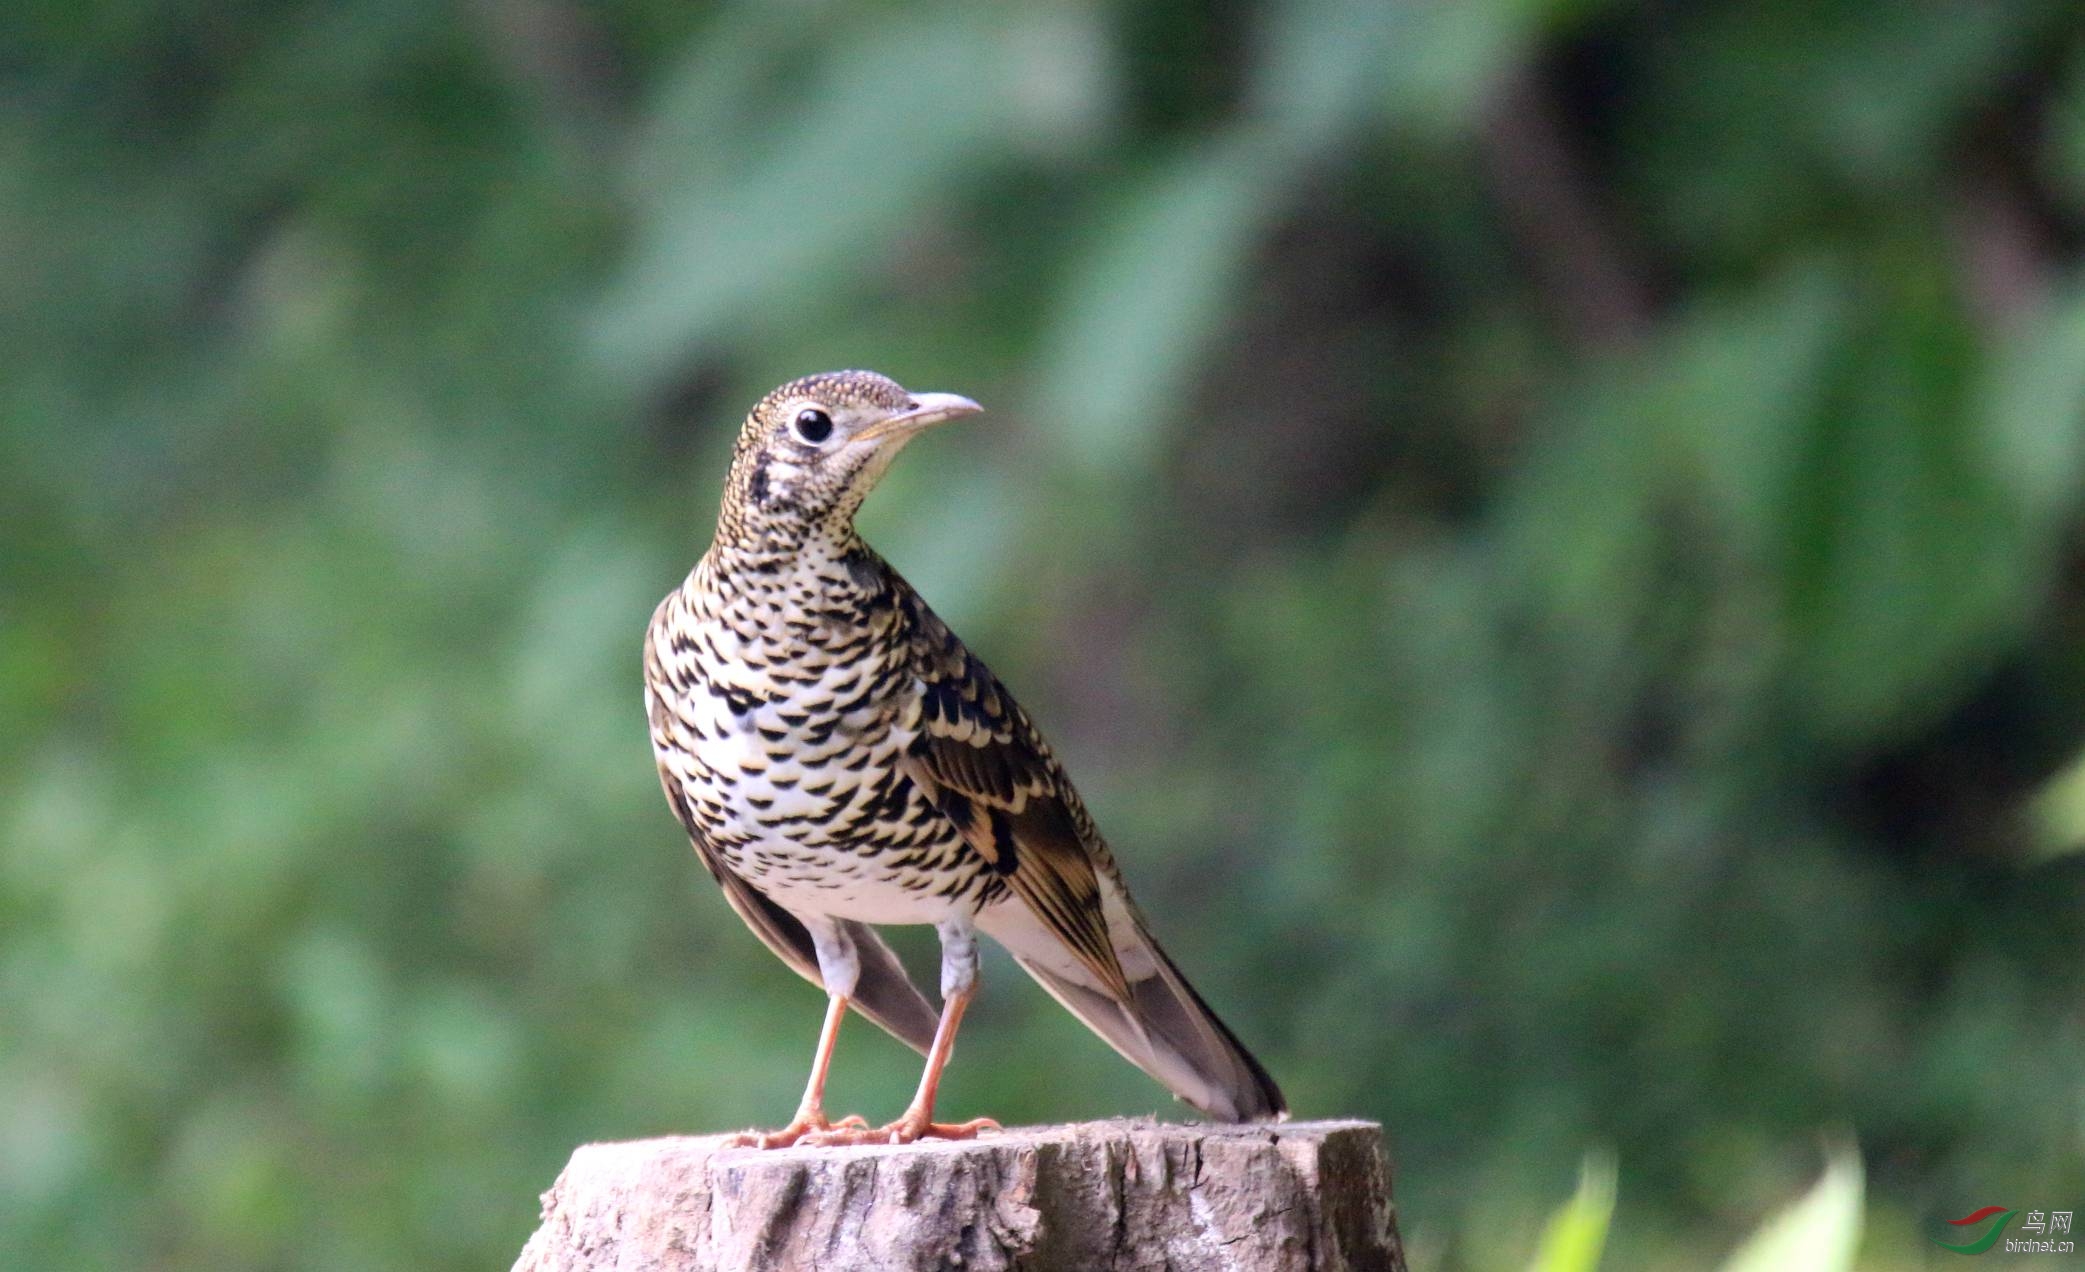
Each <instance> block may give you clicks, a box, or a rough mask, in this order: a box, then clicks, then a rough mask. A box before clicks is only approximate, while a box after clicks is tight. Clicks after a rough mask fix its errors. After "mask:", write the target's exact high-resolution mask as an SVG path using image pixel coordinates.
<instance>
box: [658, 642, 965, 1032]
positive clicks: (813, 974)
mask: <svg viewBox="0 0 2085 1272" xmlns="http://www.w3.org/2000/svg"><path fill="white" fill-rule="evenodd" d="M660 608H661V610H662V612H663V610H664V608H665V607H664V606H663V605H662V606H661V607H660ZM652 630H653V633H656V632H657V630H658V619H657V618H656V617H654V619H653V628H652ZM657 643H658V642H657V641H656V640H655V639H654V638H653V636H652V635H647V637H646V639H645V643H644V649H645V652H644V671H645V694H644V698H645V710H646V715H647V716H648V717H649V718H650V723H651V729H652V742H653V745H654V747H655V748H659V749H664V748H665V747H667V746H670V745H671V732H670V730H671V722H670V720H669V719H668V718H667V716H668V715H669V714H670V712H671V708H670V707H669V706H668V705H667V704H666V700H665V698H664V697H663V696H662V695H661V693H660V692H659V690H658V688H656V687H655V686H660V685H663V684H665V683H666V681H665V678H664V673H663V667H662V664H661V660H660V655H659V652H658V650H657ZM659 783H660V785H662V786H664V787H665V788H666V802H667V803H669V804H671V805H672V806H673V815H674V816H675V817H678V818H679V819H680V823H681V826H682V827H683V828H685V829H686V830H687V832H688V839H689V840H690V841H691V842H692V843H693V844H694V845H695V855H696V856H698V857H700V858H702V864H703V865H705V866H707V867H708V868H709V872H710V877H712V878H714V879H715V880H716V881H717V886H718V887H720V888H722V889H723V890H724V899H725V900H726V901H728V902H730V903H731V908H732V909H734V910H736V911H738V917H740V918H741V919H744V920H745V921H746V926H747V927H749V928H751V929H753V934H754V935H755V936H757V937H759V938H760V939H761V941H763V942H764V943H765V944H766V945H767V947H768V948H769V949H771V950H773V951H774V952H775V956H776V957H777V958H779V959H781V960H782V961H783V962H784V963H785V964H787V965H788V966H789V969H790V970H791V971H793V972H795V973H796V974H797V975H799V976H801V977H803V978H804V979H805V980H807V981H809V982H811V983H812V984H813V985H816V986H818V987H819V988H820V989H823V988H825V978H824V977H823V976H821V975H820V974H819V971H818V952H817V948H816V947H815V946H814V945H813V944H812V942H811V933H810V931H809V930H808V929H806V928H805V927H804V925H803V923H802V922H801V921H799V920H798V919H797V917H796V916H795V915H793V914H791V913H790V912H789V911H787V910H785V909H783V908H782V907H781V906H779V905H777V904H775V903H774V902H773V901H772V900H769V899H768V897H767V894H765V893H763V892H761V891H760V889H758V888H756V887H754V886H753V885H752V884H750V883H748V882H746V881H745V880H744V879H742V878H740V877H739V875H738V873H737V872H736V871H734V870H732V868H731V867H730V866H728V865H726V864H725V862H724V859H723V857H722V856H720V855H719V854H718V853H717V851H716V850H715V849H714V848H712V847H711V846H710V843H709V840H708V838H707V837H706V836H705V835H704V834H703V833H702V827H701V824H700V823H698V822H697V821H696V820H695V814H694V810H692V809H690V808H689V807H688V797H687V794H686V792H684V791H683V790H681V784H680V778H679V776H678V775H676V774H675V773H673V772H672V771H671V770H670V769H669V768H668V767H667V766H666V764H665V762H664V761H663V760H662V761H661V762H660V764H659ZM839 925H840V927H841V928H842V929H843V931H844V932H845V934H846V935H847V937H848V938H849V939H851V940H852V941H853V942H854V948H855V954H856V957H857V958H858V959H859V961H860V965H861V975H860V977H859V978H858V979H857V980H856V982H855V986H854V994H853V995H852V996H851V997H850V998H849V999H848V1000H847V1001H848V1004H849V1005H850V1006H852V1007H853V1008H854V1009H855V1010H856V1011H858V1012H860V1013H861V1014H862V1016H863V1017H864V1018H865V1019H867V1020H869V1021H870V1022H872V1023H873V1024H875V1025H877V1026H878V1027H879V1028H881V1029H883V1030H884V1031H886V1032H887V1033H889V1034H890V1035H891V1036H892V1037H894V1038H896V1039H898V1040H899V1041H900V1042H902V1043H904V1044H905V1045H906V1046H908V1047H911V1048H912V1049H913V1050H914V1051H917V1052H919V1053H920V1054H921V1055H926V1054H927V1051H928V1049H929V1048H930V1047H931V1046H932V1045H933V1043H934V1027H935V1024H936V1023H937V1022H938V1020H939V1015H938V1013H936V1012H935V1010H934V1008H933V1006H932V1005H931V1004H929V1003H928V1002H927V999H926V995H924V994H922V993H920V991H919V986H917V985H915V984H913V983H912V978H911V977H910V976H909V975H907V974H906V972H905V965H904V964H903V963H900V962H899V961H898V956H897V955H896V954H895V953H893V952H892V950H891V948H890V946H888V945H886V944H884V941H883V938H882V937H881V936H878V935H877V934H876V929H874V928H872V927H870V926H869V925H867V924H866V923H857V922H855V921H853V920H851V919H846V920H839Z"/></svg>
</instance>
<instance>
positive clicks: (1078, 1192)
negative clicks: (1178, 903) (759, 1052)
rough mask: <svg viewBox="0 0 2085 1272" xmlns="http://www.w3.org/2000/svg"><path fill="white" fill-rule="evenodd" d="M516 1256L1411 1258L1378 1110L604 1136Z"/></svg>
mask: <svg viewBox="0 0 2085 1272" xmlns="http://www.w3.org/2000/svg"><path fill="white" fill-rule="evenodd" d="M514 1267H515V1272H576V1270H577V1269H617V1270H618V1272H637V1270H638V1269H648V1270H649V1269H657V1270H659V1272H740V1270H742V1269H768V1268H777V1269H795V1268H804V1269H810V1268H831V1269H846V1270H848V1272H854V1270H857V1269H859V1270H861V1272H877V1270H883V1269H892V1270H895V1269H913V1268H957V1267H960V1268H964V1269H969V1270H972V1272H989V1270H992V1269H1068V1270H1074V1272H1089V1270H1090V1272H1103V1270H1105V1269H1125V1270H1126V1269H1140V1270H1141V1269H1152V1270H1156V1269H1182V1270H1187V1269H1193V1270H1195V1272H1200V1270H1201V1269H1238V1270H1240V1272H1245V1270H1247V1269H1250V1270H1251V1272H1261V1270H1262V1269H1281V1270H1283V1272H1288V1270H1289V1269H1296V1270H1298V1272H1301V1270H1303V1269H1312V1270H1313V1272H1315V1270H1331V1269H1353V1270H1355V1272H1378V1270H1387V1272H1403V1269H1404V1256H1403V1253H1402V1250H1401V1249H1400V1246H1399V1243H1398V1236H1397V1223H1396V1218H1395V1213H1394V1210H1393V1208H1392V1205H1391V1200H1390V1177H1389V1171H1388V1169H1387V1167H1386V1166H1385V1164H1384V1160H1383V1153H1382V1129H1381V1128H1380V1127H1378V1126H1376V1125H1375V1124H1374V1123H1372V1122H1294V1123H1288V1124H1285V1125H1274V1126H1269V1125H1254V1126H1205V1125H1195V1126H1175V1125H1166V1124H1162V1123H1158V1122H1153V1121H1149V1120H1139V1121H1111V1122H1086V1123H1080V1124H1077V1125H1072V1126H1041V1127H1020V1128H1013V1129H1008V1130H1004V1131H987V1132H985V1133H984V1134H983V1135H982V1136H980V1137H979V1138H978V1139H975V1140H969V1141H963V1142H955V1143H950V1142H943V1141H930V1142H927V1143H921V1144H908V1145H903V1146H887V1147H864V1148H789V1149H776V1150H771V1151H766V1152H762V1151H759V1150H756V1149H735V1148H726V1147H724V1137H721V1136H709V1137H703V1138H671V1139H652V1140H637V1141H634V1142H631V1143H625V1144H589V1145H587V1146H586V1147H584V1148H581V1149H579V1150H578V1151H577V1152H575V1153H573V1154H572V1160H571V1162H570V1163H569V1164H567V1165H566V1167H565V1170H564V1173H563V1174H561V1175H559V1176H558V1179H557V1183H556V1184H554V1185H553V1186H552V1187H551V1189H550V1191H549V1192H547V1193H545V1194H543V1225H542V1227H540V1228H538V1229H537V1230H536V1235H535V1236H534V1237H533V1238H531V1239H530V1241H529V1243H528V1246H527V1248H525V1249H524V1250H523V1251H522V1252H521V1258H520V1261H519V1262H517V1263H516V1264H515V1265H514Z"/></svg>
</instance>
